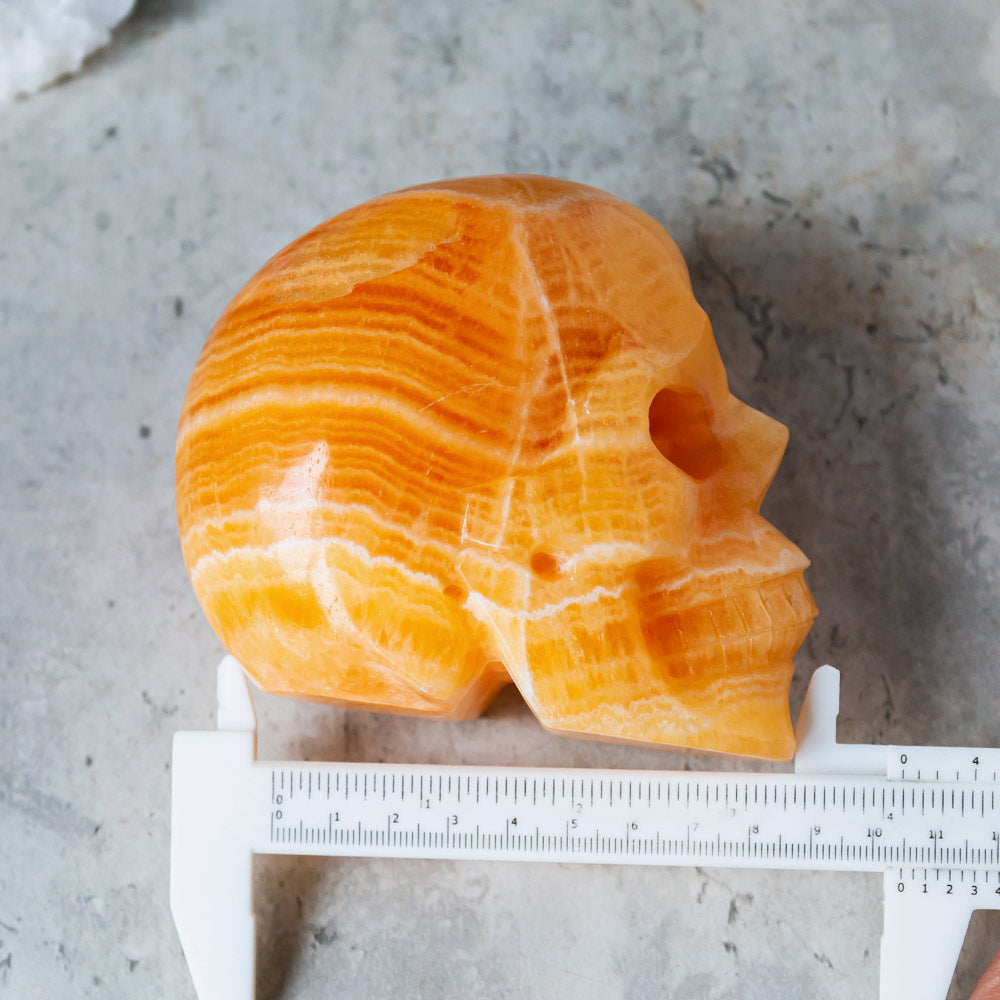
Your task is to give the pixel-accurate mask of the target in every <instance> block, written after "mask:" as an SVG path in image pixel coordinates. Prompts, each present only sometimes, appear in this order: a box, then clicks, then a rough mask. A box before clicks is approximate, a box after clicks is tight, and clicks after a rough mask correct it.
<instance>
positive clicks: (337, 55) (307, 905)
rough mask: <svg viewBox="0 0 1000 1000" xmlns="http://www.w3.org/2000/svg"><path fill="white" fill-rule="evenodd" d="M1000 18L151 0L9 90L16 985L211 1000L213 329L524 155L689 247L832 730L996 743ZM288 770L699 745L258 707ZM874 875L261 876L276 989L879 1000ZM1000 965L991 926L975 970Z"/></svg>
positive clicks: (5, 924)
mask: <svg viewBox="0 0 1000 1000" xmlns="http://www.w3.org/2000/svg"><path fill="white" fill-rule="evenodd" d="M998 124H1000V15H998V13H997V9H996V6H995V4H993V3H992V2H990V0H959V2H956V3H953V4H949V5H942V4H937V3H932V2H929V0H919V2H906V0H895V2H889V3H879V4H874V3H867V2H863V3H857V2H853V0H822V2H816V3H810V4H801V3H783V2H778V0H765V2H763V3H760V4H755V5H753V12H751V10H750V8H749V6H747V5H741V4H719V3H713V2H711V0H705V2H702V0H690V2H675V3H652V2H647V3H644V2H640V0H634V2H633V0H619V2H616V3H610V4H609V3H604V2H600V0H572V2H571V0H556V2H553V3H549V4H534V3H527V2H522V0H508V2H499V0H494V2H486V3H483V4H475V5H473V4H461V3H452V2H447V3H436V2H435V3H431V2H427V0H419V2H414V3H409V4H404V3H393V2H376V3H362V2H353V0H343V2H337V3H324V2H320V0H311V2H301V3H289V4H274V3H269V2H265V0H246V2H242V3H237V2H236V0H203V2H197V0H188V2H176V3H171V2H169V0H161V2H153V3H142V4H140V6H139V9H138V11H137V13H136V15H135V16H134V17H133V18H132V19H131V20H130V21H129V22H127V24H126V25H125V26H124V27H123V28H122V29H121V30H120V31H119V32H118V33H117V35H116V36H115V39H114V41H113V43H112V45H111V46H110V47H109V48H108V49H106V50H105V51H103V52H102V53H100V54H99V55H98V56H96V57H95V58H93V59H92V60H91V61H90V62H89V63H88V64H87V66H86V68H85V70H84V72H83V73H82V74H81V75H80V76H78V77H76V78H74V79H72V80H69V81H67V82H65V83H63V84H61V85H58V86H55V87H53V88H50V89H49V90H47V91H45V92H43V93H41V94H39V95H37V96H36V97H34V98H32V99H30V100H27V101H20V102H17V103H14V104H12V105H9V106H7V107H4V108H3V109H0V348H2V354H0V408H2V409H0V456H2V464H0V511H2V520H0V566H2V568H3V574H4V582H3V598H2V601H0V657H2V659H0V669H2V675H0V997H3V998H7V997H10V998H12V1000H13V998H17V1000H21V998H25V1000H34V998H46V1000H48V998H56V997H130V998H153V997H164V996H165V997H171V998H190V997H192V996H193V990H192V987H191V985H190V981H189V978H188V973H187V969H186V966H185V964H184V959H183V955H182V953H181V951H180V948H179V945H178V943H177V940H176V937H175V934H174V930H173V925H172V922H171V918H170V914H169V911H168V906H167V875H168V846H169V838H168V815H169V778H170V774H169V752H170V739H171V734H172V733H173V731H174V730H176V729H185V728H188V729H189V728H207V727H209V726H210V725H211V723H212V709H213V697H214V693H213V683H214V667H215V664H216V662H217V660H218V658H219V656H220V653H221V650H220V647H219V645H218V643H217V641H216V639H215V637H214V636H213V634H212V633H211V631H210V629H209V628H208V626H207V624H206V623H205V621H204V619H203V617H202V615H201V612H200V610H199V609H198V607H197V604H196V602H195V599H194V597H193V594H192V591H191V589H190V587H189V585H188V582H187V579H186V576H185V573H184V568H183V565H182V563H181V558H180V553H179V547H178V544H177V540H176V537H175V527H174V513H173V482H172V474H173V471H172V457H173V443H174V431H175V426H176V419H177V414H178V409H179V405H180V401H181V397H182V394H183V392H184V387H185V385H186V382H187V378H188V376H189V374H190V370H191V367H192V365H193V364H194V360H195V358H196V356H197V353H198V351H199V349H200V347H201V344H202V342H203V340H204V337H205V336H206V334H207V332H208V330H209V328H210V327H211V325H212V323H213V321H214V320H215V318H216V316H217V315H218V314H219V312H220V311H221V309H222V308H223V307H224V305H225V304H226V302H227V301H228V300H229V298H230V297H231V296H232V295H233V294H234V293H235V292H236V290H237V289H238V288H239V287H240V285H241V284H242V283H243V281H244V280H245V279H246V278H247V277H248V276H249V275H250V274H251V273H252V272H253V271H254V270H255V269H256V268H257V267H258V266H259V264H260V263H262V262H263V260H264V259H266V258H267V257H268V256H269V255H270V254H271V253H273V252H274V251H275V250H277V249H278V248H280V247H281V246H283V245H284V244H285V243H286V242H288V241H289V240H291V239H292V238H294V237H295V236H297V235H298V234H299V233H300V232H302V231H304V230H305V229H306V228H308V227H310V226H311V225H313V224H314V223H316V222H318V221H320V220H322V219H324V218H326V217H328V216H330V215H332V214H334V213H335V212H336V211H338V210H341V209H343V208H346V207H348V206H350V205H352V204H355V203H357V202H359V201H362V200H364V199H366V198H368V197H371V196H372V195H374V194H376V193H379V192H382V191H385V190H391V189H394V188H397V187H400V186H403V185H405V184H409V183H415V182H419V181H423V180H428V179H433V178H437V177H440V176H444V175H462V174H469V173H482V172H495V171H498V170H499V171H536V172H548V173H553V174H558V175H563V176H568V177H571V178H574V179H576V180H580V181H583V182H587V183H590V184H595V185H597V186H599V187H604V188H606V189H608V190H611V191H613V192H615V193H617V194H619V195H622V196H624V197H626V198H628V199H630V200H632V201H634V202H636V203H637V204H639V205H640V206H641V207H643V208H645V209H646V210H648V211H649V212H651V213H652V214H654V215H655V216H656V217H657V218H659V219H660V220H661V221H663V222H664V223H665V224H666V225H667V227H668V228H669V229H670V231H671V232H672V233H673V234H674V236H675V238H676V239H677V240H678V242H679V243H680V244H681V246H682V248H683V249H684V251H685V253H686V255H687V257H688V259H689V261H690V263H691V266H692V269H693V273H694V279H695V284H696V290H697V293H698V295H699V297H700V298H701V300H702V301H703V303H704V304H705V306H706V307H707V308H708V310H709V312H710V314H711V316H712V318H713V321H714V323H715V327H716V332H717V336H718V339H719V343H720V346H721V349H722V352H723V355H724V357H725V358H726V361H727V364H728V367H729V371H730V375H731V380H732V384H733V387H734V389H735V391H736V392H737V394H738V395H740V396H742V397H743V398H744V399H746V400H747V401H748V402H750V403H752V404H753V405H755V406H757V407H759V408H761V409H763V410H765V411H767V412H769V413H771V414H773V415H775V416H777V417H778V418H780V419H781V420H783V421H784V422H785V423H787V424H788V425H789V426H790V428H791V444H790V447H789V450H788V455H787V458H786V461H785V463H784V465H783V467H782V470H781V472H780V474H779V476H778V479H777V481H776V483H775V486H774V488H773V490H772V493H771V495H770V498H769V500H768V503H767V508H766V510H767V513H768V514H769V516H770V517H771V518H772V519H773V520H774V521H775V522H776V523H777V524H778V525H779V527H781V528H782V530H784V531H785V532H786V533H787V534H788V535H790V536H791V537H792V538H793V539H795V540H796V541H797V542H798V543H799V544H800V545H801V546H802V547H803V549H804V550H805V551H806V552H807V553H808V554H809V555H810V556H811V557H812V559H813V562H814V565H813V567H812V569H811V571H810V577H809V578H810V582H811V585H812V587H813V590H814V593H815V596H816V600H817V602H818V604H819V606H820V609H821V617H820V618H819V620H818V622H817V624H816V627H815V629H814V630H813V632H812V634H811V636H810V638H809V641H808V643H807V645H806V646H805V647H804V648H803V650H802V652H801V654H800V656H799V660H798V666H799V670H798V673H797V676H796V681H795V685H794V688H793V702H794V704H795V705H796V706H797V704H798V703H799V702H800V700H801V697H802V694H803V692H804V686H805V683H806V680H807V678H808V675H809V673H810V672H811V670H812V669H813V667H814V666H816V665H818V664H820V663H822V662H824V661H826V660H830V661H832V662H834V663H835V664H837V665H838V666H840V667H841V669H842V671H843V710H842V715H841V725H840V731H841V736H842V738H844V739H849V740H859V741H879V742H881V741H885V742H898V743H905V742H939V743H951V744H986V745H997V744H1000V688H998V684H997V678H998V665H997V625H998V617H1000V614H998V610H997V594H998V592H1000V454H998V449H997V441H998V427H1000V402H998V399H1000V395H998V386H1000V235H998V232H1000V229H998V221H1000V218H998V217H1000V180H998V178H1000V169H998V161H1000V130H998V128H997V126H998ZM258 708H259V711H260V716H261V725H262V734H261V749H262V751H263V752H264V753H265V754H269V755H274V756H286V757H291V758H298V757H300V756H303V755H306V756H309V757H311V758H313V759H319V758H344V759H348V760H369V759H394V760H404V761H415V762H416V761H433V762H455V761H470V762H514V763H527V764H567V765H581V766H636V767H683V766H692V767H711V766H715V765H714V762H709V761H704V760H700V759H697V758H692V759H688V760H686V761H685V760H683V759H681V758H678V757H675V756H672V755H669V754H663V755H660V754H655V753H651V752H640V751H635V750H627V749H623V748H615V747H606V746H600V745H594V744H587V743H578V742H575V741H572V740H566V739H559V738H556V737H553V736H548V735H546V734H544V733H543V732H542V731H541V730H540V729H539V728H538V726H537V725H536V723H535V722H534V720H533V718H532V717H531V716H530V714H529V713H528V712H527V710H526V709H525V708H524V706H523V705H522V704H521V702H520V701H519V699H518V698H517V696H516V695H515V694H513V693H507V694H504V695H503V696H501V698H500V699H499V701H498V702H497V703H496V704H495V706H494V707H493V708H492V709H491V710H490V711H489V713H488V714H487V716H486V717H485V718H484V719H482V720H479V721H476V722H469V723H461V724H447V723H445V724H438V723H429V722H419V721H413V720H404V719H385V718H382V717H378V716H373V715H365V714H360V713H358V714H350V713H347V712H343V711H340V710H336V709H328V708H320V707H316V706H310V705H297V704H293V703H288V702H280V701H278V700H276V699H269V698H259V699H258ZM879 893H880V884H879V880H878V879H876V878H873V877H863V876H852V875H829V874H824V875H800V874H787V873H786V874H781V873H748V872H739V871H722V870H712V869H704V870H697V871H695V870H690V871H669V870H665V871H648V870H643V869H614V868H610V867H609V868H599V867H598V868H586V869H585V868H578V867H556V866H553V867H536V866H530V867H528V866H517V865H503V864H494V865H490V864H435V863H430V862H402V861H396V862H381V861H379V862H376V861H328V862H318V861H306V860H299V859H262V860H261V861H259V863H258V867H257V898H258V910H259V918H260V920H259V957H260V962H259V987H260V988H259V994H260V996H261V997H264V998H279V997H280V998H287V1000H306V998H319V997H324V998H329V997H366V998H367V997H373V998H374V997H424V998H439V997H440V998H444V997H456V996H483V997H525V998H527V997H585V998H598V997H600V998H605V997H607V998H618V997H622V998H625V997H629V998H633V997H670V998H677V1000H700V998H713V1000H721V998H736V997H742V998H749V1000H763V998H773V997H775V996H783V997H803V998H805V997H809V998H833V997H838V998H841V997H862V996H874V995H875V990H876V983H877V969H878V949H879V932H880V926H881V904H880V895H879ZM997 945H1000V922H998V921H997V920H996V919H995V918H994V917H993V916H989V917H984V918H983V919H981V920H979V919H977V920H976V922H975V923H974V927H973V931H972V932H971V934H970V939H969V941H968V944H967V949H966V954H965V957H964V958H963V963H962V966H961V968H960V971H959V973H958V974H957V975H956V980H955V983H954V985H953V990H952V995H953V996H954V997H959V996H966V995H967V994H968V991H969V989H970V987H971V983H972V982H973V980H974V978H975V975H976V973H977V970H978V969H980V968H981V967H982V965H983V964H984V963H985V962H986V961H987V959H988V957H989V955H990V954H992V951H993V949H994V948H995V947H996V946H997Z"/></svg>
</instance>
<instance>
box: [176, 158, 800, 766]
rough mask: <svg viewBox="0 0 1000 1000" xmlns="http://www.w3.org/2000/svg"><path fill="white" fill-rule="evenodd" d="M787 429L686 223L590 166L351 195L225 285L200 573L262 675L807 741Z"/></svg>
mask: <svg viewBox="0 0 1000 1000" xmlns="http://www.w3.org/2000/svg"><path fill="white" fill-rule="evenodd" d="M786 439H787V432H786V431H785V428H784V427H782V426H781V425H780V424H778V423H776V422H775V421H774V420H772V419H770V418H768V417H766V416H764V415H762V414H761V413H758V412H757V411H755V410H753V409H751V408H750V407H748V406H746V405H745V404H743V403H741V402H739V400H737V399H735V398H734V397H733V396H732V395H731V394H730V392H729V389H728V386H727V382H726V374H725V371H724V369H723V366H722V362H721V360H720V358H719V354H718V350H717V348H716V345H715V342H714V340H713V337H712V332H711V327H710V325H709V322H708V319H707V318H706V316H705V314H704V312H703V311H702V310H701V308H700V307H699V306H698V304H697V302H696V301H695V299H694V297H693V295H692V292H691V287H690V282H689V279H688V274H687V269H686V267H685V265H684V261H683V259H682V258H681V255H680V253H679V251H678V249H677V247H676V246H675V245H674V243H673V242H672V241H671V239H670V237H669V236H668V235H667V233H666V232H665V231H664V229H663V228H662V227H661V226H660V225H659V224H658V223H656V222H655V221H653V220H652V219H651V218H649V217H648V216H646V215H645V214H643V213H642V212H640V211H639V210H638V209H636V208H634V207H632V206H631V205H629V204H627V203H625V202H623V201H620V200H619V199H617V198H614V197H612V196H611V195H608V194H605V193H603V192H601V191H597V190H595V189H593V188H589V187H584V186H582V185H578V184H572V183H569V182H566V181H560V180H552V179H548V178H542V177H521V176H504V177H481V178H471V179H465V180H456V181H445V182H441V183H437V184H428V185H424V186H422V187H417V188H410V189H408V190H405V191H400V192H397V193H395V194H389V195H386V196H384V197H381V198H377V199H375V200H374V201H371V202H368V203H366V204H364V205H361V206H360V207H358V208H355V209H352V210H350V211H348V212H344V213H343V214H342V215H338V216H337V217H336V218H334V219H331V220H330V221H328V222H326V223H324V224H323V225H321V226H319V227H317V228H316V229H314V230H313V231H312V232H310V233H308V234H306V235H305V236H303V237H302V238H301V239H299V240H298V241H296V242H295V243H293V244H292V245H291V246H289V247H288V248H286V249H285V250H283V251H282V252H281V253H279V254H278V255H277V256H276V257H274V258H273V259H272V260H271V261H270V262H269V263H268V264H266V265H265V266H264V267H263V269H262V270H261V271H260V272H259V273H258V274H257V275H256V276H255V277H254V278H253V279H252V280H251V281H250V283H249V284H248V285H247V286H246V287H245V288H244V289H243V290H242V291H241V292H240V294H239V295H238V296H237V297H236V298H235V300H234V301H233V302H232V303H231V304H230V306H229V307H228V308H227V310H226V311H225V313H224V314H223V316H222V318H221V319H220V320H219V322H218V324H217V325H216V327H215V329H214V330H213V331H212V334H211V336H210V337H209V340H208V343H207V344H206V346H205V349H204V351H203V352H202V355H201V357H200V359H199V361H198V364H197V367H196V369H195V372H194V375H193V377H192V379H191V384H190V386H189V388H188V392H187V397H186V399H185V401H184V407H183V412H182V415H181V421H180V429H179V434H178V446H177V508H178V518H179V524H180V533H181V540H182V545H183V550H184V556H185V560H186V563H187V567H188V571H189V572H190V575H191V579H192V582H193V584H194V588H195V591H196V592H197V595H198V598H199V600H200V601H201V604H202V606H203V608H204V609H205V612H206V614H207V616H208V618H209V620H210V622H211V623H212V626H213V627H214V628H215V630H216V632H217V633H218V635H219V636H220V638H221V639H222V641H223V643H224V644H225V645H226V647H228V649H229V650H230V651H231V652H232V653H233V654H234V655H235V656H236V657H237V658H238V659H239V660H240V662H241V663H242V664H243V665H244V666H245V667H246V669H247V670H248V671H249V672H250V674H251V675H252V676H253V677H254V678H255V680H256V681H257V682H258V683H259V684H260V685H261V686H262V687H263V688H264V689H265V690H268V691H274V692H281V693H286V694H292V695H297V696H301V697H308V698H317V699H323V700H329V701H332V702H336V703H341V704H348V705H357V706H364V707H368V708H376V709H383V710H393V711H405V712H415V713H426V714H428V715H436V716H444V717H450V718H458V717H465V716H470V715H474V714H476V713H478V712H480V711H481V710H482V708H483V707H484V706H485V705H486V703H487V702H488V701H489V700H490V699H491V698H492V696H493V695H494V694H495V693H496V691H497V690H498V689H499V688H500V687H501V686H502V685H503V684H505V683H507V682H508V681H509V680H511V679H513V681H514V683H515V684H516V685H517V687H518V688H519V690H520V691H521V693H522V695H523V696H524V698H525V700H526V701H527V703H528V705H529V706H530V707H531V709H532V711H533V712H534V713H535V714H536V715H537V716H538V718H539V719H540V720H541V722H542V723H543V724H544V725H545V726H547V727H549V728H551V729H553V730H559V731H563V732H568V733H574V734H580V735H586V736H591V737H598V738H606V739H611V740H621V741H636V742H642V743H655V744H667V745H673V746H683V747H691V748H697V749H703V750H713V751H720V752H727V753H737V754H746V755H752V756H758V757H766V758H779V759H786V758H788V757H789V756H790V755H791V754H792V751H793V749H794V742H793V737H792V730H791V725H790V720H789V711H788V686H789V683H790V680H791V675H792V656H793V654H794V653H795V651H796V649H797V648H798V646H799V645H800V643H801V642H802V640H803V638H804V637H805V635H806V632H807V631H808V628H809V626H810V623H811V621H812V619H813V616H814V614H815V607H814V605H813V603H812V600H811V598H810V596H809V592H808V590H807V589H806V586H805V583H804V581H803V576H802V571H803V569H804V568H805V567H806V565H807V561H806V559H805V557H804V556H803V555H802V553H801V552H800V551H799V550H798V549H797V548H795V546H793V545H792V544H791V543H790V542H789V541H787V540H786V539H785V538H784V537H783V536H782V535H780V534H779V533H778V532H777V531H776V530H775V529H774V528H772V527H771V526H770V525H769V524H768V523H767V522H766V521H765V520H763V518H761V516H760V515H759V513H758V511H759V507H760V503H761V500H762V499H763V496H764V493H765V491H766V490H767V487H768V485H769V484H770V481H771V479H772V477H773V475H774V473H775V470H776V468H777V466H778V462H779V460H780V457H781V454H782V451H783V449H784V445H785V442H786Z"/></svg>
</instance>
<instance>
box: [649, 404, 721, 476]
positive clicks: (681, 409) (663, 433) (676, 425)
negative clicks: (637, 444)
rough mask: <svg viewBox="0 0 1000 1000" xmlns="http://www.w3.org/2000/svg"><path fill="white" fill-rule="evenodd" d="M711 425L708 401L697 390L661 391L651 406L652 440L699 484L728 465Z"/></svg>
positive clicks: (682, 470) (650, 429)
mask: <svg viewBox="0 0 1000 1000" xmlns="http://www.w3.org/2000/svg"><path fill="white" fill-rule="evenodd" d="M711 424H712V420H711V414H710V413H709V410H708V407H707V406H706V405H705V401H704V399H702V398H701V396H699V395H698V393H697V392H695V391H694V390H693V389H679V388H670V387H668V388H666V389H661V390H660V391H659V392H658V393H657V394H656V395H655V396H654V397H653V402H652V403H650V404H649V436H650V437H651V438H652V440H653V444H654V445H656V449H657V451H659V453H660V454H661V455H662V456H663V457H664V458H665V459H667V461H668V462H671V463H672V464H673V465H676V466H677V468H678V469H680V470H681V472H684V473H686V474H687V475H689V476H690V477H691V478H692V479H697V480H699V481H701V480H705V479H708V478H709V476H711V475H712V474H713V473H715V472H717V471H718V469H719V467H720V466H721V465H722V463H723V462H724V461H725V455H724V453H723V449H722V443H721V442H720V441H719V439H718V438H717V437H716V436H715V435H714V434H713V433H712V426H711Z"/></svg>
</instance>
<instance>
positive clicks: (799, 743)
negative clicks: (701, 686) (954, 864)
mask: <svg viewBox="0 0 1000 1000" xmlns="http://www.w3.org/2000/svg"><path fill="white" fill-rule="evenodd" d="M839 712H840V671H839V670H837V669H836V668H835V667H831V666H829V665H827V666H823V667H820V668H819V669H818V670H817V671H816V672H815V673H814V674H813V676H812V679H811V680H810V682H809V689H808V691H807V692H806V698H805V701H804V702H803V704H802V711H801V713H800V714H799V722H798V725H797V726H796V727H795V745H796V746H795V773H796V774H816V775H820V774H830V775H845V776H849V777H855V776H859V775H872V776H878V777H887V776H888V775H889V774H890V761H891V762H892V763H893V764H894V765H897V767H896V770H897V771H898V770H899V768H898V762H899V761H900V759H901V758H902V760H903V763H904V764H905V763H906V762H907V757H908V756H913V755H912V754H909V755H908V754H907V752H906V751H907V750H908V749H910V750H913V749H918V748H906V747H893V746H875V745H873V744H865V743H854V744H851V743H838V742H837V716H838V714H839ZM920 749H923V748H920ZM928 749H931V748H928ZM932 749H933V750H936V751H939V748H932ZM948 749H951V748H948ZM939 752H940V751H939ZM974 755H975V751H974V750H973V751H970V752H968V753H966V756H974ZM905 867H910V866H905ZM901 875H902V873H901V872H900V868H899V866H898V865H895V866H893V867H891V868H888V867H887V868H886V871H885V875H884V876H883V878H884V882H883V903H884V909H883V914H882V944H881V949H880V956H879V997H880V1000H903V998H909V1000H914V998H917V997H926V998H927V1000H944V998H945V996H946V995H947V993H948V987H949V986H950V985H951V979H952V976H953V975H954V972H955V966H956V964H957V963H958V956H959V954H960V953H961V951H962V944H963V942H964V941H965V935H966V932H967V931H968V928H969V920H970V919H971V917H972V914H973V912H974V911H975V910H976V909H978V908H980V907H981V908H983V909H1000V899H998V897H997V896H996V895H993V894H987V895H985V896H983V897H982V899H983V902H982V903H981V904H980V906H976V905H973V901H972V898H971V897H969V896H967V895H966V894H964V893H960V894H955V893H953V894H951V895H944V896H941V895H940V894H937V893H934V894H929V893H928V894H925V893H922V892H912V891H909V892H908V891H906V890H907V888H909V886H908V884H907V882H906V881H904V880H903V879H902V877H901ZM913 875H915V873H912V875H911V880H912V877H913ZM977 898H978V897H977ZM994 901H996V902H994ZM997 946H998V947H1000V941H998V942H997Z"/></svg>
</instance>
